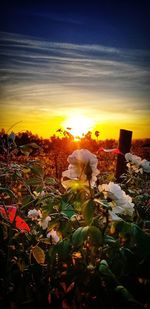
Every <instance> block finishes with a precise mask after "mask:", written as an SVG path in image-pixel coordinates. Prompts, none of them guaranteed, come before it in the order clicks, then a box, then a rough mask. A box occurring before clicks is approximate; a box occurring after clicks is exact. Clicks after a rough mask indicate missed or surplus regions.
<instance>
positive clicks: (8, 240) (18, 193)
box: [0, 137, 150, 309]
mask: <svg viewBox="0 0 150 309" xmlns="http://www.w3.org/2000/svg"><path fill="white" fill-rule="evenodd" d="M88 138H89V137H88ZM36 142H37V141H36V140H35V141H34V142H33V143H32V142H31V141H30V140H27V143H26V144H27V147H25V148H24V147H19V151H20V149H22V152H23V151H24V150H25V152H28V154H27V153H26V154H25V155H27V156H28V160H27V161H26V162H17V163H16V162H14V161H13V160H12V159H11V160H8V162H7V163H6V162H1V167H0V168H1V187H0V201H1V203H0V246H1V249H0V260H1V264H0V271H1V280H0V305H1V307H2V308H14V309H18V308H23V307H24V308H25V307H27V308H35V307H38V308H60V309H61V308H62V309H65V308H67V309H69V308H74V309H78V308H79V309H83V308H86V309H89V308H102V309H106V308H110V309H119V308H148V306H149V305H150V300H149V289H150V271H149V269H150V268H149V258H150V221H149V220H148V217H146V219H145V216H143V214H141V213H140V211H139V208H140V206H141V205H144V206H145V207H146V209H148V205H149V204H148V201H149V189H148V184H149V178H148V176H147V175H145V174H138V175H137V177H135V172H134V171H131V170H129V171H128V173H127V174H126V175H124V177H123V182H122V184H121V187H122V189H123V190H125V191H126V194H129V195H130V196H132V200H133V202H134V205H135V206H134V214H133V216H132V217H128V216H126V215H119V214H117V216H116V217H113V216H111V214H112V211H113V209H114V207H115V202H114V201H113V200H112V199H111V198H110V197H107V196H106V194H105V193H106V192H101V191H99V187H98V184H95V186H94V187H91V186H90V183H84V182H83V181H80V180H63V182H61V181H60V179H59V178H57V177H54V175H53V173H51V174H48V173H47V169H46V168H45V165H44V164H45V162H44V160H45V157H44V158H43V160H39V157H38V159H35V158H34V159H33V158H32V159H33V160H32V159H31V157H30V156H31V154H32V152H34V151H41V148H42V147H41V145H40V148H39V147H36V146H35V145H36ZM9 143H10V142H9ZM14 143H15V138H14V137H13V140H11V145H12V146H11V147H12V151H14V149H15V145H14ZM34 143H35V144H34ZM19 146H21V145H19ZM31 148H32V151H31V152H30V153H29V150H31ZM27 150H28V151H27ZM9 159H10V156H9ZM111 180H112V179H111ZM103 181H104V177H103V176H101V174H100V176H99V181H98V182H99V183H103ZM105 181H106V178H105ZM109 181H110V179H107V182H109ZM143 183H146V185H145V186H144V187H143ZM118 218H119V219H118Z"/></svg>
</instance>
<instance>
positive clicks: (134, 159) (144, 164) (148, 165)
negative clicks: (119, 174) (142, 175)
mask: <svg viewBox="0 0 150 309" xmlns="http://www.w3.org/2000/svg"><path fill="white" fill-rule="evenodd" d="M125 159H126V161H128V162H131V166H129V165H127V166H128V167H132V169H133V170H134V171H135V172H142V171H144V172H146V173H150V162H149V161H147V160H146V159H143V160H142V159H141V158H140V157H138V156H135V155H132V154H131V153H126V154H125ZM132 164H133V165H132Z"/></svg>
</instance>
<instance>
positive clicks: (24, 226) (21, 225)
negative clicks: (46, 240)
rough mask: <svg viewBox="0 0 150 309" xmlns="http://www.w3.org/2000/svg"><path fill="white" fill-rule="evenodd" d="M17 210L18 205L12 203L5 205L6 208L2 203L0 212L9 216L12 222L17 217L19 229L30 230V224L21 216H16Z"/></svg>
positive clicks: (16, 222)
mask: <svg viewBox="0 0 150 309" xmlns="http://www.w3.org/2000/svg"><path fill="white" fill-rule="evenodd" d="M5 209H6V210H5ZM16 211H17V208H16V206H13V205H11V206H5V208H4V207H3V205H0V213H1V214H2V215H3V216H4V217H7V218H8V219H9V221H10V222H11V223H12V222H13V221H14V219H15V225H16V228H17V229H19V230H21V231H22V232H30V227H29V225H28V224H27V223H26V222H25V221H24V220H23V219H22V218H21V217H19V216H16ZM15 216H16V217H15Z"/></svg>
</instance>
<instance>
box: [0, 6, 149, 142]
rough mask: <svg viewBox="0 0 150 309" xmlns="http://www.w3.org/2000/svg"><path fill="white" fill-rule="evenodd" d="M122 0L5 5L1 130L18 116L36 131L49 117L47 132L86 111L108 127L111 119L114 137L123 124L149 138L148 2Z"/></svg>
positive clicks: (0, 47) (0, 35)
mask: <svg viewBox="0 0 150 309" xmlns="http://www.w3.org/2000/svg"><path fill="white" fill-rule="evenodd" d="M120 2H121V3H120ZM120 2H118V1H105V3H103V2H101V1H99V3H98V4H97V3H94V2H93V1H91V2H90V3H89V4H87V3H84V2H82V1H81V3H80V4H78V3H77V2H71V1H70V2H69V4H68V3H67V2H66V1H62V2H59V1H58V2H56V3H52V4H51V3H50V2H49V4H48V2H46V1H45V2H44V1H43V2H40V1H37V2H36V5H35V4H33V3H32V2H30V3H29V2H28V1H26V2H25V3H24V4H23V2H21V3H19V2H18V3H17V2H16V1H14V2H13V4H12V3H8V2H5V4H3V10H1V13H0V14H1V22H0V79H1V98H0V106H1V112H2V113H1V114H2V117H1V123H2V124H1V126H2V127H6V128H8V127H9V126H10V124H11V122H12V118H14V119H15V120H16V121H22V124H21V125H20V127H19V128H20V129H22V130H24V129H25V128H27V129H30V124H31V122H32V126H31V127H32V129H33V131H35V132H36V130H37V128H39V126H40V124H41V123H42V121H43V122H44V123H45V122H46V125H45V127H44V129H43V131H41V134H43V135H45V136H46V130H47V128H48V126H50V124H51V123H53V126H54V119H56V118H57V119H56V120H59V121H56V126H54V127H55V128H56V127H57V125H59V124H60V125H61V121H62V120H63V119H64V117H65V116H66V117H69V115H70V114H71V113H78V112H79V113H83V114H84V115H85V116H87V117H92V118H93V119H94V121H95V123H97V124H98V122H100V123H101V128H103V127H105V130H106V127H107V124H108V122H111V123H112V127H113V128H114V132H113V134H114V136H115V135H116V131H117V130H118V125H120V123H121V122H122V123H123V124H124V126H127V128H128V129H129V128H131V129H133V130H134V131H135V134H136V136H142V135H140V131H141V130H143V132H144V133H143V134H145V135H146V136H148V134H149V133H148V130H149V129H148V126H149V121H148V116H149V98H150V96H149V88H150V87H149V80H150V76H149V75H150V74H149V72H150V71H149V66H150V62H149V60H150V40H149V28H150V27H149V20H150V18H149V17H150V16H149V15H150V14H149V13H150V10H149V4H148V2H146V1H143V2H142V1H141V2H138V3H136V4H133V2H132V3H130V2H129V1H120ZM14 122H15V121H14ZM116 123H118V125H116ZM109 125H110V124H109ZM109 127H110V126H109ZM19 128H18V129H19ZM115 130H116V131H115ZM143 137H144V135H143Z"/></svg>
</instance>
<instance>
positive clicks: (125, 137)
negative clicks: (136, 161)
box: [116, 129, 132, 181]
mask: <svg viewBox="0 0 150 309" xmlns="http://www.w3.org/2000/svg"><path fill="white" fill-rule="evenodd" d="M131 141H132V131H128V130H124V129H121V130H120V137H119V145H118V148H119V150H120V151H121V152H122V153H123V154H125V153H127V152H130V148H131ZM126 170H127V167H126V160H125V157H124V156H123V155H122V154H118V158H117V165H116V179H117V181H121V179H120V176H121V175H122V174H123V173H125V172H126Z"/></svg>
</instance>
